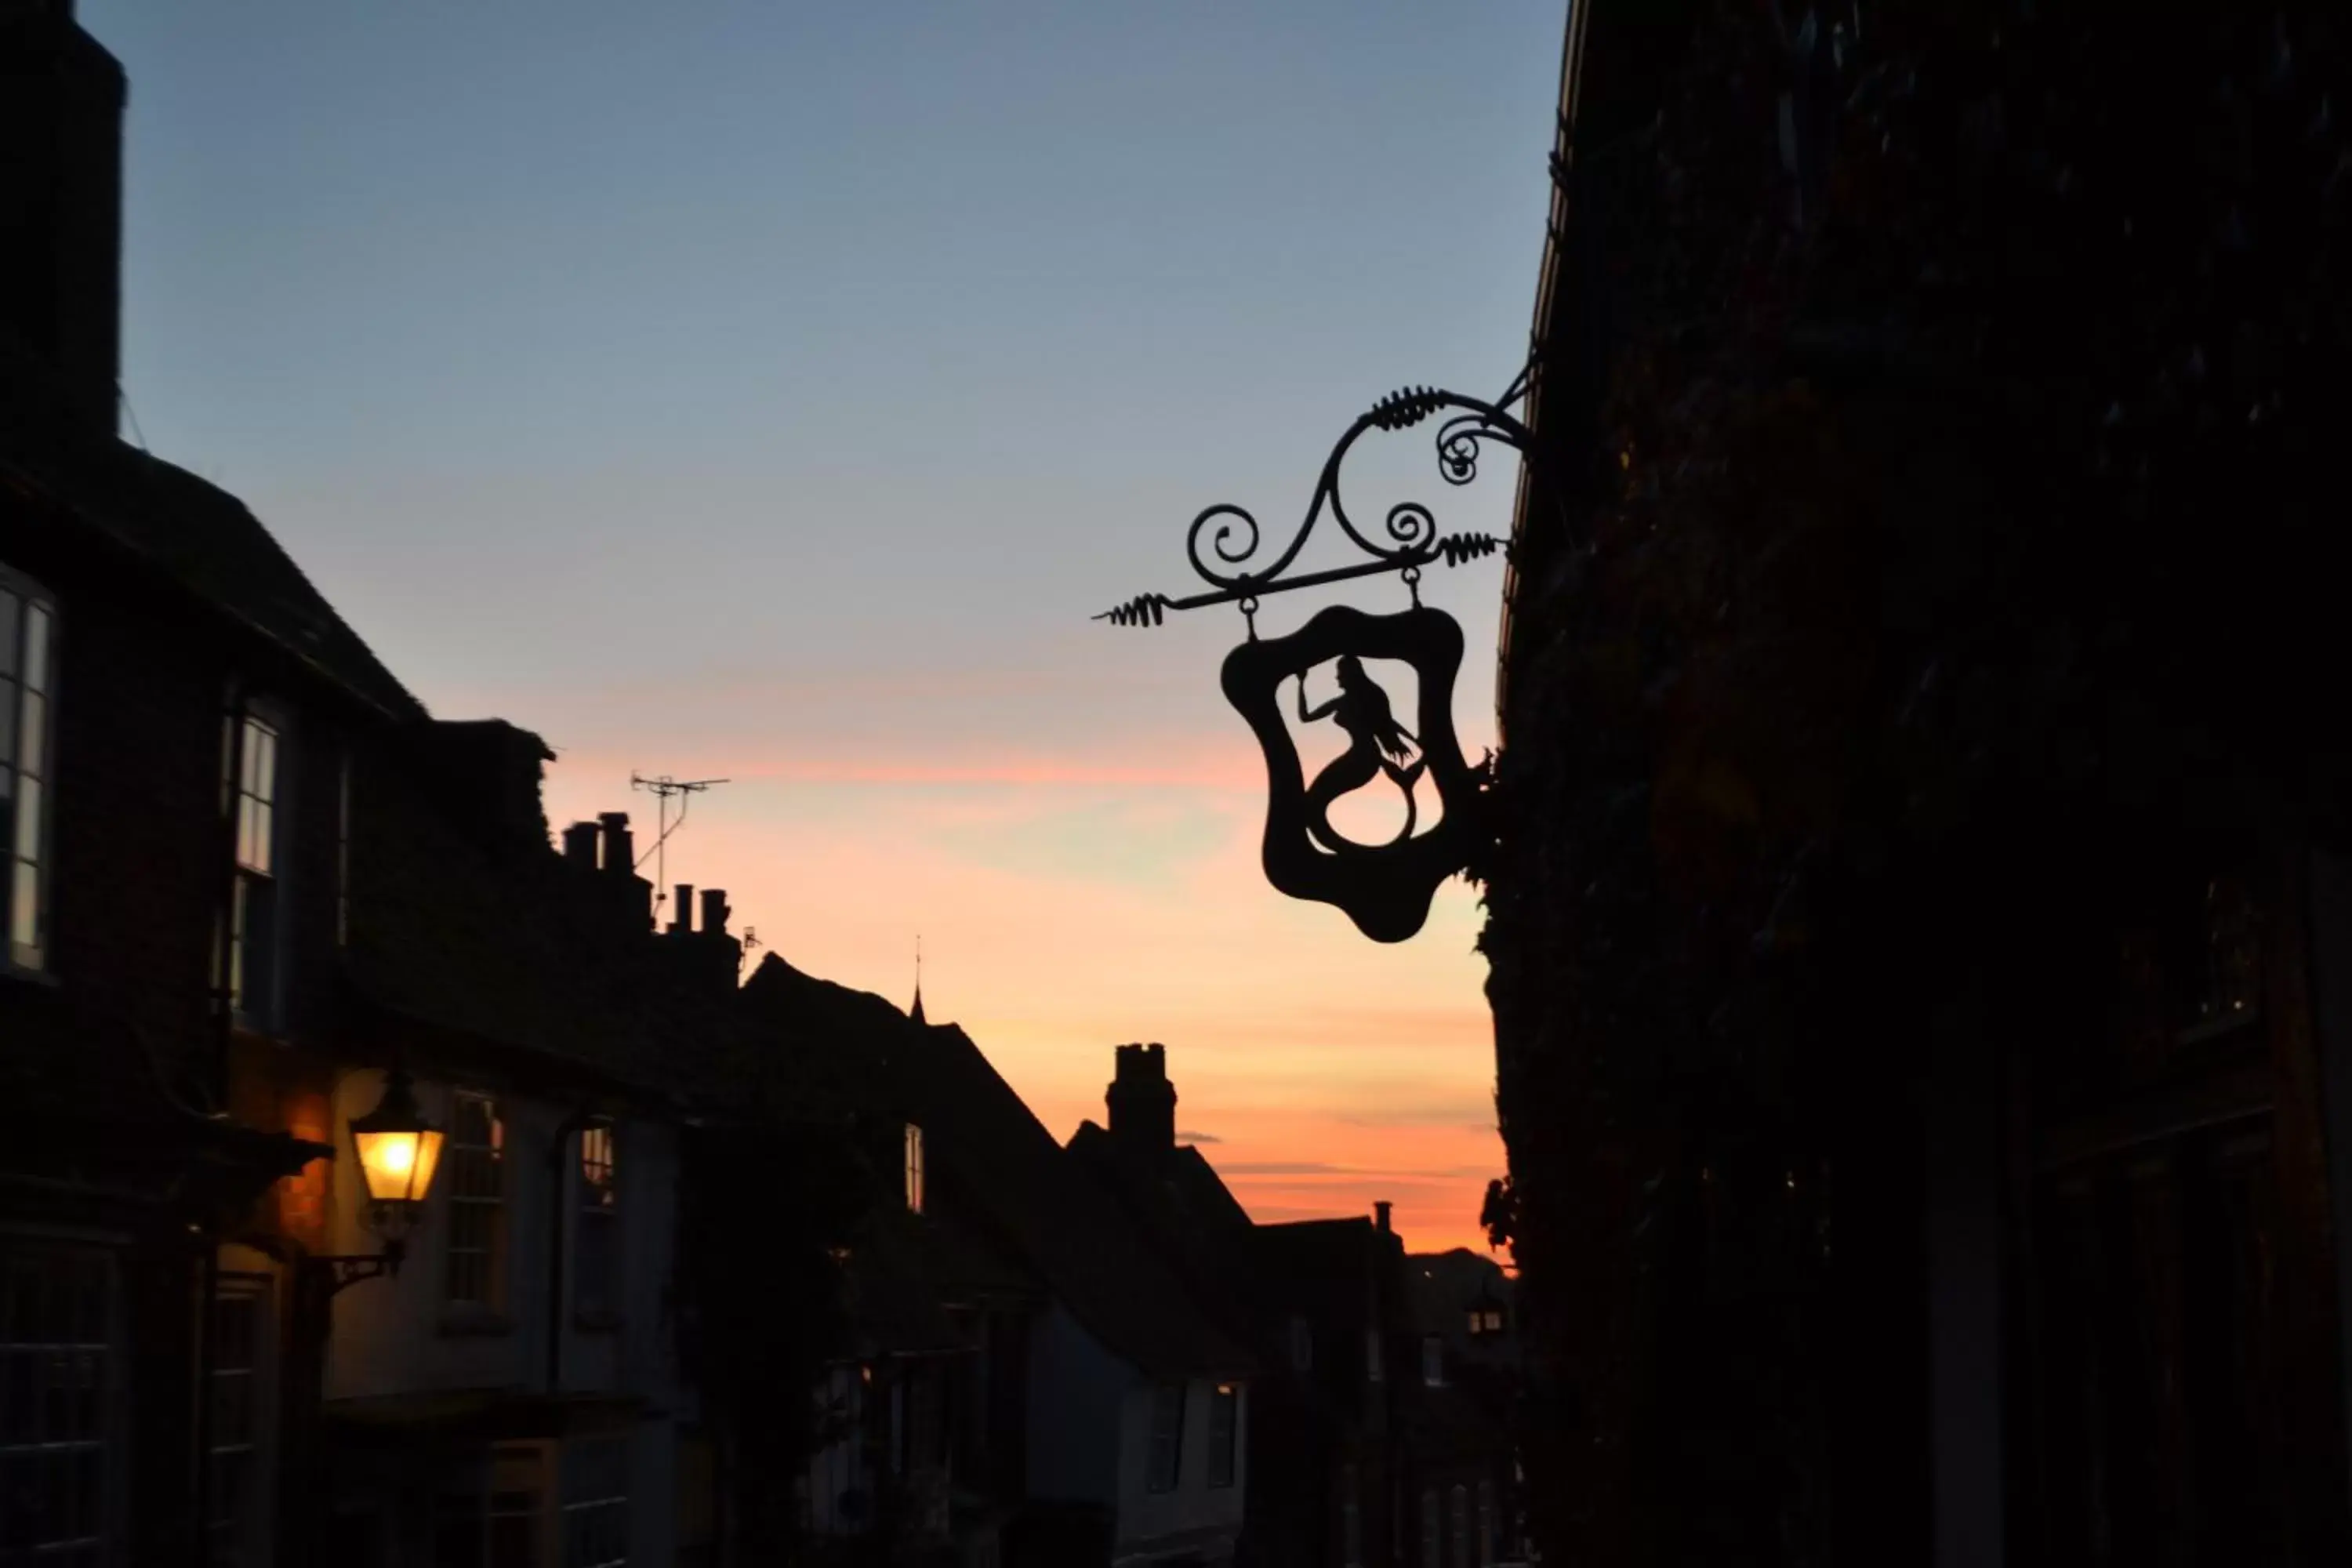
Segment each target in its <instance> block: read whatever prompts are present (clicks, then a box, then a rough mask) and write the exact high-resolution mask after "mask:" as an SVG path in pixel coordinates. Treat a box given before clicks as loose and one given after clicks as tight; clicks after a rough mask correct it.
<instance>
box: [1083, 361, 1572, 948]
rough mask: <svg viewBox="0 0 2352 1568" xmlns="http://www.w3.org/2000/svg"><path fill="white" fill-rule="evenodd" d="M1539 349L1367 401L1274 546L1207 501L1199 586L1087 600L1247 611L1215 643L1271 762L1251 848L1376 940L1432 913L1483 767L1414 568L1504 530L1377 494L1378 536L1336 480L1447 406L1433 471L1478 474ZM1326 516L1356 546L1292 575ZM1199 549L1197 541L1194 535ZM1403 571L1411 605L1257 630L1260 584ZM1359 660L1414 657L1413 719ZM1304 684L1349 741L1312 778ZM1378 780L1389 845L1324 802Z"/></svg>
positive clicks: (1478, 553) (1456, 647)
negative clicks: (1243, 636)
mask: <svg viewBox="0 0 2352 1568" xmlns="http://www.w3.org/2000/svg"><path fill="white" fill-rule="evenodd" d="M1532 373H1533V362H1532V361H1530V362H1529V364H1528V367H1527V368H1525V369H1522V370H1521V371H1520V372H1519V374H1517V376H1516V377H1515V378H1513V380H1512V382H1511V384H1510V386H1509V387H1508V388H1507V390H1506V391H1505V392H1504V394H1503V395H1502V396H1501V397H1499V398H1497V399H1496V400H1495V401H1494V402H1491V403H1489V402H1486V401H1484V400H1482V399H1479V398H1475V397H1469V396H1465V395H1463V394H1460V393H1456V392H1444V391H1440V390H1437V389H1434V388H1431V387H1407V388H1405V389H1404V390H1403V391H1402V392H1398V393H1395V394H1392V395H1390V396H1388V397H1384V398H1382V399H1381V401H1380V402H1378V403H1376V404H1374V405H1372V407H1371V408H1370V410H1369V411H1368V412H1366V413H1365V414H1363V415H1362V416H1360V417H1359V418H1358V419H1357V420H1356V422H1355V423H1354V424H1352V425H1350V426H1349V427H1348V429H1347V432H1346V433H1345V434H1344V435H1342V436H1341V437H1339V442H1338V443H1337V444H1336V445H1335V446H1334V447H1332V448H1331V455H1330V457H1329V458H1327V459H1326V460H1325V462H1324V464H1323V472H1322V476H1321V478H1320V479H1318V480H1317V481H1316V486H1315V492H1314V494H1313V496H1312V497H1311V498H1310V499H1309V500H1308V502H1307V515H1306V516H1305V518H1304V519H1302V520H1301V521H1300V522H1299V525H1298V531H1297V533H1296V534H1294V535H1293V536H1292V537H1291V540H1290V542H1289V543H1288V544H1287V545H1286V547H1284V548H1283V549H1282V550H1281V551H1280V552H1277V553H1276V554H1275V555H1274V556H1273V557H1272V558H1271V559H1270V560H1267V561H1265V562H1264V563H1256V564H1254V562H1255V558H1256V557H1257V555H1258V553H1259V550H1260V546H1261V545H1262V544H1264V543H1265V537H1264V535H1263V533H1262V532H1261V531H1260V530H1259V527H1258V523H1257V519H1256V518H1255V517H1254V516H1252V515H1251V514H1250V513H1249V512H1248V511H1247V510H1245V509H1244V508H1242V507H1238V506H1234V505H1230V504H1224V505H1218V506H1213V507H1210V508H1208V509H1207V510H1204V511H1202V512H1201V513H1200V515H1198V516H1197V517H1195V518H1193V520H1192V529H1191V531H1189V532H1188V533H1187V534H1186V536H1185V541H1184V548H1185V552H1186V553H1187V554H1188V555H1189V556H1190V557H1191V559H1192V570H1193V571H1194V572H1195V573H1196V574H1199V575H1200V577H1201V578H1202V580H1204V581H1205V582H1206V583H1208V584H1209V588H1208V590H1207V591H1206V592H1203V593H1198V594H1192V595H1186V596H1184V597H1181V598H1178V597H1173V596H1171V595H1166V594H1143V595H1138V596H1137V597H1135V598H1132V599H1129V600H1128V601H1127V602H1126V603H1125V604H1122V605H1117V606H1115V607H1113V608H1111V609H1108V610H1106V611H1104V612H1103V613H1102V614H1101V615H1099V616H1096V617H1095V619H1097V620H1098V621H1108V622H1110V623H1111V624H1112V625H1114V626H1159V625H1160V624H1161V623H1162V622H1163V621H1164V620H1165V619H1166V616H1167V614H1168V612H1169V611H1171V610H1197V609H1203V608H1206V607H1207V606H1209V605H1238V606H1239V607H1240V609H1241V612H1242V616H1243V618H1244V621H1245V622H1246V623H1247V625H1248V628H1249V636H1248V640H1246V641H1245V642H1244V643H1243V644H1242V645H1241V646H1240V647H1236V648H1234V650H1233V652H1232V653H1230V654H1228V655H1227V656H1226V658H1225V664H1224V672H1223V685H1224V691H1225V697H1226V700H1229V701H1230V702H1232V703H1233V705H1234V708H1235V709H1236V710H1238V711H1239V712H1240V713H1241V715H1242V717H1243V718H1244V720H1245V721H1247V722H1248V724H1249V726H1250V730H1251V731H1252V733H1254V734H1255V736H1256V737H1257V742H1258V747H1259V750H1260V751H1261V752H1264V753H1265V763H1266V791H1267V805H1266V824H1265V840H1264V844H1263V846H1262V856H1261V858H1262V859H1263V862H1264V865H1265V874H1266V879H1267V880H1268V881H1270V882H1272V883H1273V884H1274V885H1275V887H1276V888H1277V889H1280V890H1281V891H1283V892H1285V893H1288V894H1289V895H1291V896H1292V897H1293V898H1299V899H1311V900H1318V901H1320V902H1323V903H1328V904H1333V905H1336V906H1337V907H1338V908H1339V909H1340V910H1344V911H1345V912H1346V913H1347V915H1348V917H1349V919H1350V920H1352V921H1355V922H1356V927H1357V929H1358V930H1360V931H1362V932H1363V933H1364V934H1365V935H1366V936H1369V937H1370V938H1372V939H1373V940H1374V941H1376V942H1402V941H1403V940H1404V939H1405V938H1407V937H1410V936H1412V934H1413V933H1414V932H1415V931H1419V930H1420V929H1421V928H1422V925H1423V922H1425V921H1427V920H1428V918H1429V905H1430V900H1432V899H1433V898H1434V897H1435V896H1436V892H1437V889H1438V886H1439V884H1441V883H1442V882H1444V880H1445V879H1447V878H1449V877H1452V876H1454V875H1456V874H1457V873H1461V872H1463V871H1465V868H1468V867H1469V866H1471V865H1472V864H1473V863H1474V860H1475V858H1476V852H1477V848H1478V846H1479V844H1480V842H1481V837H1480V835H1481V832H1482V829H1481V820H1482V818H1483V817H1484V815H1485V810H1484V807H1485V797H1486V786H1487V783H1488V779H1489V769H1488V767H1487V766H1486V764H1485V763H1479V764H1477V765H1475V766H1474V765H1473V764H1471V763H1469V762H1467V761H1466V760H1465V758H1464V757H1463V755H1462V749H1461V746H1460V744H1459V742H1457V741H1456V740H1455V737H1454V676H1455V674H1456V673H1457V672H1458V671H1459V669H1460V668H1461V663H1462V628H1461V627H1460V626H1458V625H1456V624H1455V622H1454V618H1453V617H1452V616H1448V615H1446V614H1445V613H1444V612H1443V611H1441V610H1435V609H1432V608H1430V607H1429V606H1427V605H1423V603H1422V602H1421V587H1420V584H1421V577H1422V570H1423V568H1424V567H1427V566H1430V565H1433V564H1435V563H1439V562H1443V563H1444V564H1446V565H1447V566H1458V565H1460V564H1462V563H1464V562H1465V561H1472V560H1477V559H1480V558H1483V557H1485V556H1488V555H1492V554H1494V553H1495V552H1496V551H1498V550H1502V549H1504V548H1505V547H1504V543H1503V542H1502V541H1501V540H1499V539H1496V537H1494V536H1493V535H1492V534H1486V533H1451V534H1441V533H1440V532H1439V531H1438V527H1437V519H1436V516H1435V514H1434V513H1433V512H1432V511H1431V510H1430V509H1429V508H1427V507H1426V506H1423V505H1422V504H1421V503H1420V502H1418V501H1400V502H1398V503H1397V504H1396V505H1394V506H1391V507H1390V508H1389V510H1388V515H1387V518H1386V521H1385V527H1384V529H1383V530H1382V533H1383V534H1384V536H1385V538H1384V542H1383V540H1381V539H1377V538H1375V537H1374V536H1373V535H1372V534H1370V533H1369V532H1368V531H1366V530H1365V529H1363V528H1361V527H1360V526H1359V525H1358V523H1357V521H1356V520H1355V519H1354V518H1353V517H1352V516H1351V515H1349V510H1348V507H1347V502H1346V500H1345V498H1344V496H1343V495H1342V493H1341V488H1340V481H1341V470H1342V468H1344V466H1345V464H1346V462H1347V458H1348V454H1349V451H1351V450H1352V449H1353V448H1354V447H1355V445H1356V443H1357V442H1358V441H1360V440H1361V439H1362V438H1363V437H1365V436H1366V435H1367V434H1369V433H1370V432H1371V431H1374V430H1380V431H1384V432H1389V431H1399V430H1405V429H1410V428H1412V426H1418V425H1421V424H1423V423H1425V422H1426V421H1428V420H1430V419H1432V418H1436V417H1439V416H1444V417H1443V418H1442V419H1441V422H1440V423H1439V425H1438V426H1437V431H1436V437H1435V444H1436V448H1437V468H1438V473H1439V475H1440V476H1441V477H1442V478H1443V479H1444V480H1445V482H1446V483H1447V484H1449V485H1454V486H1462V485H1467V484H1469V483H1470V482H1471V481H1473V480H1474V479H1476V478H1477V477H1478V462H1479V458H1480V457H1481V456H1482V455H1483V453H1484V451H1485V447H1486V443H1487V442H1488V441H1494V442H1497V443H1499V444H1500V445H1502V446H1505V447H1509V448H1511V449H1512V450H1513V451H1515V452H1517V453H1518V454H1519V455H1520V457H1521V458H1522V459H1526V458H1528V457H1529V456H1530V454H1531V453H1532V451H1533V450H1534V437H1533V436H1532V435H1531V434H1530V433H1529V431H1528V427H1527V426H1525V425H1524V424H1522V423H1521V422H1520V420H1519V418H1518V417H1517V416H1516V415H1515V414H1513V413H1512V412H1511V410H1512V409H1513V408H1515V407H1517V406H1519V405H1523V404H1524V402H1525V400H1526V398H1527V395H1528V384H1529V381H1530V377H1531V375H1532ZM1326 515H1328V516H1329V517H1330V518H1331V520H1332V521H1333V522H1334V523H1336V524H1337V525H1338V527H1339V531H1340V532H1341V533H1342V534H1344V535H1345V536H1346V537H1347V539H1348V540H1349V542H1350V543H1352V544H1354V545H1355V546H1356V548H1357V549H1358V550H1359V551H1360V552H1362V553H1363V554H1364V555H1366V556H1367V557H1369V559H1367V560H1363V561H1360V562H1357V563H1353V564H1351V565H1345V566H1335V567H1328V568H1324V569H1321V570H1318V571H1312V572H1300V573H1297V574H1290V569H1291V567H1292V565H1293V564H1294V563H1297V560H1298V557H1299V553H1300V552H1301V551H1303V550H1304V549H1305V548H1306V546H1307V540H1308V539H1309V538H1310V537H1311V536H1312V535H1313V533H1314V531H1315V529H1316V525H1317V524H1318V523H1319V522H1320V521H1322V520H1323V519H1324V517H1325V516H1326ZM1204 542H1205V545H1206V549H1205V550H1204V549H1203V545H1204ZM1391 572H1393V573H1396V574H1399V575H1400V576H1401V577H1402V579H1403V581H1404V584H1405V586H1406V588H1407V590H1408V592H1409V593H1410V595H1411V598H1412V604H1411V608H1409V609H1406V610H1404V611H1402V612H1400V613H1398V614H1395V615H1388V616H1375V615H1370V614H1368V613H1366V612H1364V611H1362V610H1358V609H1353V608H1350V607H1349V606H1346V605H1333V606H1331V607H1330V608H1328V609H1325V610H1323V611H1321V612H1319V613H1318V614H1317V615H1316V616H1314V617H1313V618H1312V619H1310V620H1309V621H1308V622H1307V624H1306V626H1302V627H1300V628H1299V629H1298V630H1297V631H1296V632H1293V633H1291V634H1289V635H1288V636H1286V637H1276V638H1272V639H1268V640H1261V639H1260V638H1259V637H1258V631H1257V611H1258V605H1259V601H1260V600H1261V599H1262V598H1263V597H1264V596H1265V595H1269V594H1280V593H1286V592H1288V591H1289V590H1291V589H1293V588H1312V587H1320V586H1325V585H1328V584H1333V583H1344V582H1349V581H1351V580H1353V579H1355V578H1359V577H1370V576H1378V575H1383V574H1388V573H1391ZM1367 659H1376V660H1392V661H1396V662H1400V663H1403V664H1406V665H1409V666H1410V667H1411V668H1412V671H1413V674H1414V678H1415V681H1416V683H1417V688H1418V701H1417V704H1416V706H1415V709H1414V711H1413V713H1412V718H1413V721H1414V723H1415V729H1413V730H1408V729H1406V728H1405V727H1404V726H1403V725H1402V723H1400V722H1399V721H1398V720H1397V717H1396V715H1395V712H1394V710H1393V708H1392V706H1391V699H1390V696H1389V693H1388V692H1387V691H1386V689H1383V688H1382V687H1381V684H1380V683H1379V681H1378V679H1376V678H1375V677H1374V676H1373V675H1372V674H1371V673H1370V671H1368V670H1367V669H1366V668H1365V665H1364V661H1365V660H1367ZM1327 665H1328V666H1330V667H1331V670H1332V674H1331V676H1330V677H1328V680H1329V681H1330V682H1331V683H1332V684H1333V685H1334V686H1336V689H1331V688H1330V687H1322V688H1320V689H1319V690H1320V691H1328V695H1326V696H1324V697H1323V700H1320V701H1319V702H1318V700H1317V696H1318V689H1316V688H1315V687H1313V686H1312V685H1311V682H1316V681H1320V680H1321V679H1325V678H1319V677H1317V676H1316V674H1315V672H1316V671H1318V670H1319V669H1321V668H1323V667H1325V666H1327ZM1293 681H1296V682H1297V721H1298V722H1299V724H1300V725H1302V726H1304V725H1307V724H1311V723H1314V722H1317V721H1320V720H1323V719H1329V720H1331V721H1333V723H1334V724H1335V725H1336V726H1337V727H1338V728H1339V730H1340V731H1342V732H1343V733H1344V734H1345V735H1346V736H1347V738H1348V742H1349V745H1348V749H1347V750H1346V751H1345V752H1342V753H1341V754H1340V756H1339V758H1337V759H1336V760H1335V761H1333V762H1331V763H1327V764H1326V765H1325V766H1324V767H1323V768H1322V769H1321V771H1320V772H1318V773H1317V775H1316V776H1315V778H1314V779H1313V780H1312V781H1311V782H1310V781H1308V780H1307V777H1306V776H1305V773H1304V769H1303V767H1302V764H1301V763H1300V760H1299V755H1298V749H1297V744H1296V743H1295V742H1294V741H1293V739H1292V734H1291V722H1290V720H1289V718H1288V717H1287V716H1286V712H1285V707H1284V703H1283V696H1284V689H1285V688H1286V687H1287V686H1289V685H1290V683H1291V682H1293ZM1423 781H1426V783H1427V784H1428V785H1429V786H1430V787H1431V788H1432V789H1433V791H1434V792H1435V794H1436V796H1437V803H1438V805H1439V806H1440V810H1439V812H1438V813H1437V814H1436V818H1435V820H1434V822H1433V823H1432V824H1430V825H1428V826H1423V824H1422V820H1421V818H1422V813H1421V807H1420V805H1419V802H1418V799H1417V796H1416V791H1417V789H1418V788H1419V786H1420V785H1421V784H1423ZM1366 788H1371V789H1375V790H1386V789H1395V790H1397V791H1399V792H1401V793H1402V798H1403V810H1404V826H1402V828H1401V829H1400V830H1399V831H1398V833H1397V834H1396V836H1395V837H1393V838H1391V840H1389V841H1388V842H1387V843H1385V844H1366V843H1362V842H1359V841H1357V840H1354V839H1351V838H1349V837H1345V836H1344V835H1343V834H1341V833H1339V831H1337V830H1336V829H1335V828H1334V827H1333V826H1332V824H1331V821H1330V811H1331V807H1332V806H1333V805H1335V804H1336V803H1337V802H1338V801H1339V799H1340V798H1342V797H1344V796H1346V795H1352V794H1354V793H1355V792H1357V791H1359V790H1361V789H1366Z"/></svg>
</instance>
